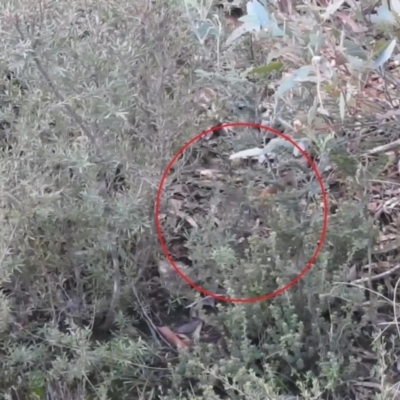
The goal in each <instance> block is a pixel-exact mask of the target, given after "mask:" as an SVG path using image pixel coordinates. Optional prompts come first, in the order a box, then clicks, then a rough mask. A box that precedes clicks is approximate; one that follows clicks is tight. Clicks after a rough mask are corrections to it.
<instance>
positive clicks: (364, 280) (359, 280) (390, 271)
mask: <svg viewBox="0 0 400 400" xmlns="http://www.w3.org/2000/svg"><path fill="white" fill-rule="evenodd" d="M399 270H400V264H399V265H396V266H394V267H393V268H391V269H389V270H388V271H385V272H382V273H381V274H378V275H374V276H367V277H365V278H361V279H356V280H354V281H351V283H364V282H370V281H371V282H372V281H376V280H378V279H381V278H384V277H386V276H389V275H392V274H393V273H394V272H396V271H399Z"/></svg>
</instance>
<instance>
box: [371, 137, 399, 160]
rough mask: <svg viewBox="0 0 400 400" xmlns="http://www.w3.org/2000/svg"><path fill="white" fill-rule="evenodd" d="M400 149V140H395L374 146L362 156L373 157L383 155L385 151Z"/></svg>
mask: <svg viewBox="0 0 400 400" xmlns="http://www.w3.org/2000/svg"><path fill="white" fill-rule="evenodd" d="M399 147H400V139H397V140H395V141H394V142H391V143H388V144H383V145H382V146H376V147H374V148H373V149H370V150H368V151H367V152H366V153H364V155H369V156H370V155H374V154H379V153H384V152H386V151H391V150H395V149H397V148H399Z"/></svg>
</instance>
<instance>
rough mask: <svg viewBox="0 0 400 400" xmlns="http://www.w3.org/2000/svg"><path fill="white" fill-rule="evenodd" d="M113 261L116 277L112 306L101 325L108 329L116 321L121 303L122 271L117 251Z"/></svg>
mask: <svg viewBox="0 0 400 400" xmlns="http://www.w3.org/2000/svg"><path fill="white" fill-rule="evenodd" d="M112 262H113V268H114V270H113V278H114V288H113V294H112V297H111V302H110V307H109V309H108V312H107V315H106V319H105V321H104V323H103V325H102V326H101V330H104V331H108V330H109V329H111V327H112V324H113V323H114V318H115V313H116V309H117V307H118V304H119V299H120V297H121V273H120V270H119V262H118V254H117V252H116V251H113V252H112Z"/></svg>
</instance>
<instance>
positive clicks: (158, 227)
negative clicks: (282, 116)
mask: <svg viewBox="0 0 400 400" xmlns="http://www.w3.org/2000/svg"><path fill="white" fill-rule="evenodd" d="M235 126H244V127H251V128H258V129H264V130H266V131H269V132H271V133H274V134H275V135H277V136H280V137H281V138H283V139H285V140H287V141H288V142H289V143H291V144H292V145H293V146H294V147H296V148H297V150H299V152H300V153H301V154H302V156H303V157H305V158H306V160H307V161H308V163H309V165H310V166H311V168H312V170H313V171H314V173H315V176H316V178H317V181H318V184H319V186H320V188H321V193H322V200H323V208H324V215H323V223H322V231H321V236H320V238H319V240H318V245H317V247H316V249H315V251H314V254H313V255H312V256H311V258H310V260H309V261H308V263H307V264H306V266H305V267H304V268H303V270H302V271H301V272H300V273H299V274H298V275H297V276H296V278H294V279H292V280H291V281H290V282H289V283H287V284H286V285H285V286H283V287H281V288H280V289H276V290H275V291H273V292H271V293H267V294H265V295H262V296H258V297H250V298H237V299H236V298H233V299H232V298H229V297H224V296H219V295H217V294H214V293H211V292H209V291H207V290H205V289H203V288H202V287H200V286H198V285H196V284H195V283H194V282H192V281H191V280H190V279H189V278H188V277H187V276H186V275H185V274H184V273H183V272H182V271H181V270H180V269H179V268H178V267H177V266H176V264H175V262H174V261H173V260H172V258H171V255H170V254H169V251H168V249H167V246H166V244H165V242H164V237H163V234H162V230H161V225H160V218H159V216H160V203H161V195H162V191H163V187H164V183H165V180H166V179H167V176H168V174H169V172H170V170H171V168H172V166H173V165H174V163H175V162H176V160H177V159H178V157H179V156H180V155H181V154H182V153H183V152H184V151H185V150H186V149H187V148H188V147H189V146H190V145H191V144H193V143H194V142H196V141H197V140H199V139H200V138H201V137H203V136H205V135H207V134H209V133H212V132H214V131H215V130H217V129H219V130H220V129H223V128H230V127H235ZM154 220H155V225H156V232H157V238H158V242H159V243H160V246H161V249H162V251H163V253H164V255H165V257H166V258H167V260H168V262H169V263H170V264H171V265H172V267H173V268H174V270H175V271H176V272H177V274H178V275H179V276H180V277H181V278H182V279H183V280H184V281H185V282H186V283H188V284H189V285H190V286H192V287H193V288H194V289H196V290H197V291H198V292H200V293H203V294H205V295H207V296H210V297H213V298H214V299H216V300H220V301H226V302H229V303H255V302H257V301H262V300H268V299H271V298H273V297H275V296H277V295H278V294H281V293H283V292H284V291H286V290H287V289H289V288H291V287H292V286H293V285H295V284H296V283H297V282H298V281H299V280H300V279H301V278H302V277H303V276H304V275H305V274H306V273H307V272H308V271H309V270H310V268H311V267H312V265H313V264H314V262H315V260H316V259H317V256H318V254H319V252H320V251H321V248H322V245H323V243H324V240H325V236H326V230H327V226H328V199H327V196H326V193H325V188H324V184H323V181H322V177H321V175H320V173H319V172H318V168H317V166H316V165H315V164H314V162H313V161H312V160H311V158H310V156H309V155H308V154H307V153H306V152H305V151H304V150H303V149H302V148H301V147H300V146H299V145H298V144H297V143H296V142H295V141H294V140H293V139H291V138H290V137H288V136H286V135H285V134H283V133H282V132H279V131H277V130H276V129H273V128H270V127H269V126H264V125H260V124H256V123H251V122H231V123H226V124H222V125H218V126H214V127H212V128H210V129H207V130H206V131H203V132H200V133H199V134H198V135H196V136H194V137H193V138H192V139H190V140H189V141H187V142H186V143H185V144H184V145H183V146H182V147H181V148H180V149H179V150H178V151H177V152H176V153H175V155H174V156H173V157H172V159H171V161H170V162H169V163H168V165H167V166H166V168H165V169H164V172H163V174H162V176H161V180H160V183H159V185H158V189H157V195H156V201H155V205H154Z"/></svg>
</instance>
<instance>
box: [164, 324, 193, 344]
mask: <svg viewBox="0 0 400 400" xmlns="http://www.w3.org/2000/svg"><path fill="white" fill-rule="evenodd" d="M157 329H158V331H159V332H160V333H161V335H163V337H164V338H165V339H166V340H167V341H168V343H170V344H171V345H173V346H175V347H176V348H177V349H183V348H188V347H189V346H190V343H188V341H187V340H182V339H181V338H179V336H177V335H176V333H174V332H172V331H171V329H170V328H169V327H168V326H160V327H157Z"/></svg>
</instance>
